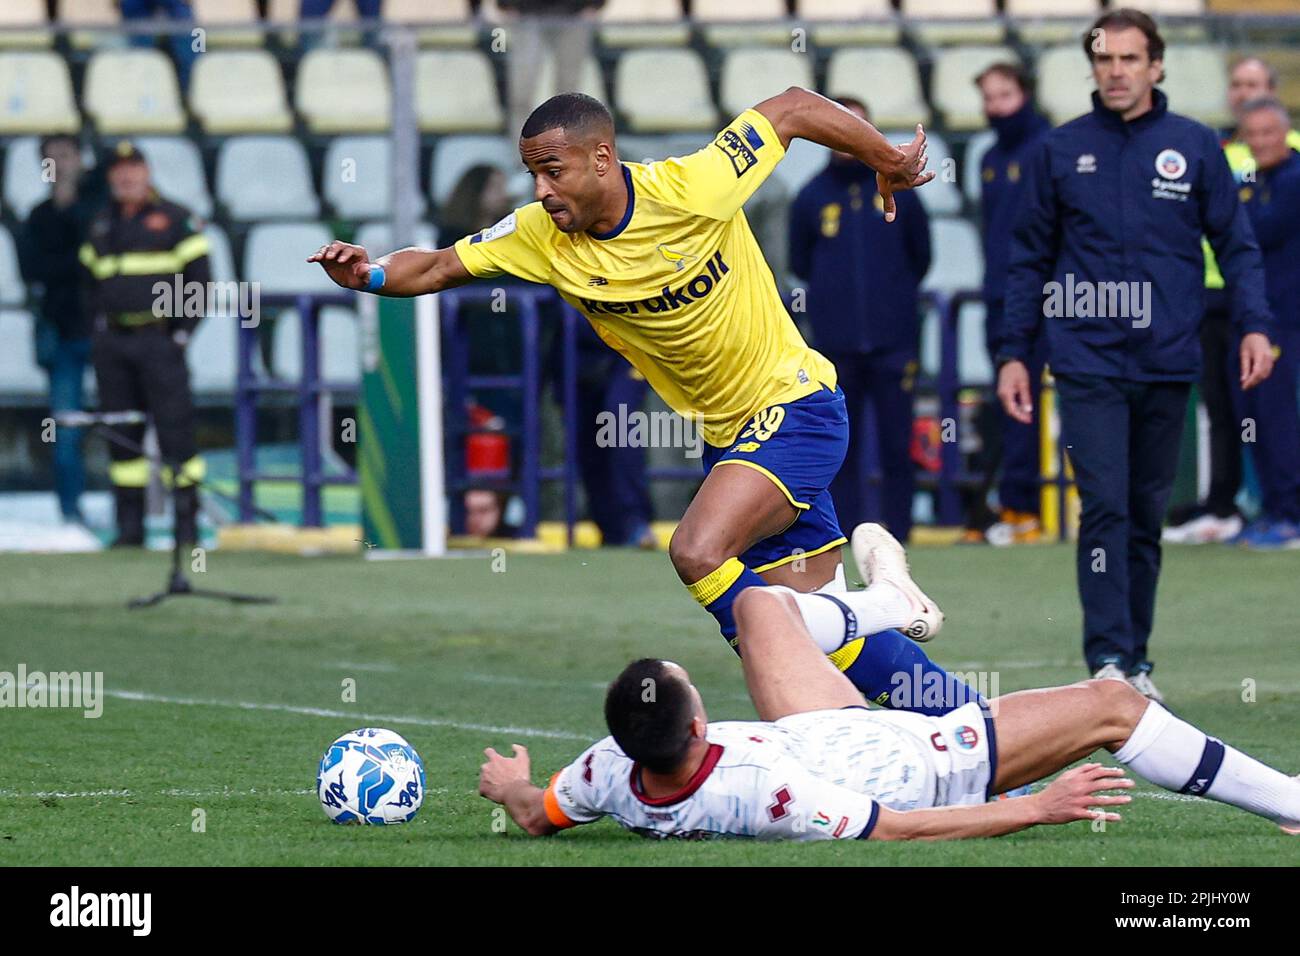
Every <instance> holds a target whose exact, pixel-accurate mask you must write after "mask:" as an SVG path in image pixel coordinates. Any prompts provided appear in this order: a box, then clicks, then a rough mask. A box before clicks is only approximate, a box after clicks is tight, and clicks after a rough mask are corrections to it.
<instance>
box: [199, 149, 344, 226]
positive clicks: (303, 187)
mask: <svg viewBox="0 0 1300 956" xmlns="http://www.w3.org/2000/svg"><path fill="white" fill-rule="evenodd" d="M217 199H218V200H219V201H220V202H221V204H222V205H223V206H225V207H226V209H227V210H228V211H229V213H230V216H231V218H233V219H238V220H244V221H249V220H257V219H314V218H315V217H317V216H319V215H320V200H318V199H317V198H316V191H315V189H314V188H313V187H312V182H311V168H310V166H309V165H308V162H307V151H306V150H305V149H303V146H302V144H301V143H300V142H298V140H296V139H293V138H292V137H289V136H239V137H234V138H232V139H228V140H226V141H225V142H224V143H222V144H221V150H220V152H219V153H218V154H217Z"/></svg>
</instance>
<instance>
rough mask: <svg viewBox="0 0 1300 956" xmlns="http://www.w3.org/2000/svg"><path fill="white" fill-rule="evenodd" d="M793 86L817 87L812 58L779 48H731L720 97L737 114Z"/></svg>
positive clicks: (729, 112) (724, 65)
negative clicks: (814, 79)
mask: <svg viewBox="0 0 1300 956" xmlns="http://www.w3.org/2000/svg"><path fill="white" fill-rule="evenodd" d="M791 86H803V87H807V88H808V89H811V88H812V87H813V65H812V57H810V56H808V55H807V54H804V53H794V52H792V51H791V50H788V49H783V48H779V47H777V48H770V47H769V48H761V49H736V50H729V51H728V52H727V54H726V57H725V59H724V60H723V61H722V79H721V82H720V84H719V91H718V99H719V100H720V101H721V103H722V110H723V112H724V113H726V114H727V115H728V116H736V115H738V114H740V113H743V112H744V111H745V110H747V109H748V108H749V107H751V106H753V105H754V104H755V103H758V102H760V101H761V100H765V99H767V98H768V97H769V96H775V95H776V94H778V93H781V92H783V91H784V90H786V89H787V88H789V87H791Z"/></svg>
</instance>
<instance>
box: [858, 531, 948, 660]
mask: <svg viewBox="0 0 1300 956" xmlns="http://www.w3.org/2000/svg"><path fill="white" fill-rule="evenodd" d="M851 546H852V548H853V561H854V563H855V564H856V565H857V567H858V574H859V575H860V576H861V577H862V583H863V584H865V585H866V586H867V587H871V586H872V585H873V584H875V583H877V582H879V581H886V582H888V583H890V584H892V585H893V586H894V587H896V588H897V589H898V590H899V591H900V592H902V594H903V596H904V597H906V598H907V601H908V603H909V604H910V605H911V608H912V613H913V619H912V622H911V623H910V624H908V625H906V626H905V627H901V628H899V630H900V631H902V632H903V633H904V634H906V635H907V636H908V637H910V638H911V639H912V640H914V641H920V642H922V643H924V642H925V641H928V640H930V639H931V638H932V637H934V636H935V635H936V634H938V633H939V630H940V629H941V628H942V627H943V611H941V610H940V609H939V605H937V604H935V603H934V601H932V600H930V598H928V597H926V595H925V592H924V591H922V590H921V589H920V588H919V587H917V586H916V582H915V581H913V580H912V575H911V572H910V571H909V570H908V567H907V552H906V551H904V550H903V546H902V545H901V544H899V543H898V539H897V538H895V537H894V536H893V535H892V534H890V533H889V532H888V531H886V530H885V529H884V528H883V527H882V526H880V525H878V524H871V523H867V524H860V525H858V526H857V527H856V528H854V529H853V539H852V541H851Z"/></svg>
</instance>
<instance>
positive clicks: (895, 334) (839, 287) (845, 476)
mask: <svg viewBox="0 0 1300 956" xmlns="http://www.w3.org/2000/svg"><path fill="white" fill-rule="evenodd" d="M836 102H837V103H839V104H840V105H841V106H843V107H845V108H847V109H849V110H851V111H852V112H854V113H856V114H857V115H858V116H860V117H862V118H863V119H869V116H868V112H867V107H866V106H865V105H864V104H863V103H862V102H861V101H860V100H856V99H853V98H852V97H839V98H838V99H836ZM894 200H895V202H896V203H897V204H898V219H897V221H896V222H893V223H886V222H885V215H884V204H883V202H882V200H881V198H880V194H879V193H878V192H877V191H876V174H875V171H874V170H872V169H870V168H869V167H867V166H864V165H863V164H862V163H860V162H858V160H857V159H855V158H854V157H853V156H850V155H849V154H847V153H832V154H831V159H830V162H829V163H828V164H827V165H826V168H825V169H824V170H823V171H822V172H820V173H818V174H817V175H816V176H815V177H813V179H812V180H811V181H810V182H809V183H808V184H807V185H806V186H804V188H803V189H802V190H800V192H799V195H798V196H796V197H795V200H794V205H793V207H792V208H791V210H790V243H789V255H790V271H791V272H793V273H794V274H795V275H796V276H798V277H799V278H800V279H803V280H804V281H805V282H806V283H807V286H808V289H807V299H808V302H807V305H808V318H809V322H810V324H811V331H812V342H811V344H812V345H813V347H814V348H816V349H817V350H818V351H819V352H821V353H822V354H823V355H825V356H826V358H828V359H830V361H831V362H833V363H834V364H835V368H836V369H837V370H838V371H839V379H840V386H841V387H842V388H843V389H844V396H845V400H846V402H847V405H848V411H849V428H850V433H849V435H850V437H849V450H848V454H847V456H846V457H845V459H844V464H843V465H842V466H841V467H840V471H839V474H838V475H837V476H836V478H835V480H834V481H833V482H832V483H831V488H830V490H831V496H832V498H834V500H835V510H836V512H837V513H838V514H839V516H840V520H841V521H843V522H844V524H845V526H846V527H850V528H851V527H855V526H857V525H858V524H861V523H862V522H864V521H882V522H883V523H884V524H885V525H886V526H887V527H888V528H889V530H890V531H891V532H893V534H894V536H895V537H897V538H898V539H899V540H900V541H906V540H907V537H908V534H909V533H910V532H911V527H912V496H913V490H914V487H915V476H914V473H913V466H912V460H911V442H912V417H913V414H912V386H913V383H914V380H915V378H916V370H917V350H918V346H919V336H920V322H919V314H918V309H919V295H920V287H921V280H923V279H924V278H925V274H926V272H927V271H929V268H930V220H929V217H928V216H927V215H926V212H925V207H924V206H922V205H921V202H920V200H919V199H917V197H916V194H915V193H914V192H902V193H896V194H895V195H894ZM797 294H798V293H797V292H796V295H797ZM796 311H797V308H796ZM873 419H874V429H872V428H870V427H869V423H872V421H873ZM873 438H874V440H875V445H876V447H877V449H878V452H879V453H878V456H877V457H878V459H879V462H880V471H881V489H880V504H879V507H872V506H871V505H870V504H869V503H868V500H867V487H868V480H869V476H868V470H867V449H868V448H869V447H870V446H871V444H872V439H873Z"/></svg>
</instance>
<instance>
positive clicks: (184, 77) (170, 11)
mask: <svg viewBox="0 0 1300 956" xmlns="http://www.w3.org/2000/svg"><path fill="white" fill-rule="evenodd" d="M122 17H123V19H126V20H149V19H153V18H154V17H166V18H168V19H171V20H186V21H193V20H194V12H193V11H192V10H191V9H190V0H122ZM170 40H171V47H172V55H173V56H174V57H175V59H176V72H177V74H178V76H179V78H180V83H181V89H182V90H184V89H188V88H189V85H190V73H191V71H192V70H193V69H194V58H195V57H196V56H197V55H198V54H197V52H196V51H195V49H194V37H193V36H192V35H191V34H190V32H189V31H187V30H182V31H181V32H179V33H174V34H171V35H170ZM131 45H132V46H142V47H151V46H153V45H154V38H153V37H152V36H150V35H148V34H137V35H134V36H132V37H131Z"/></svg>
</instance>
